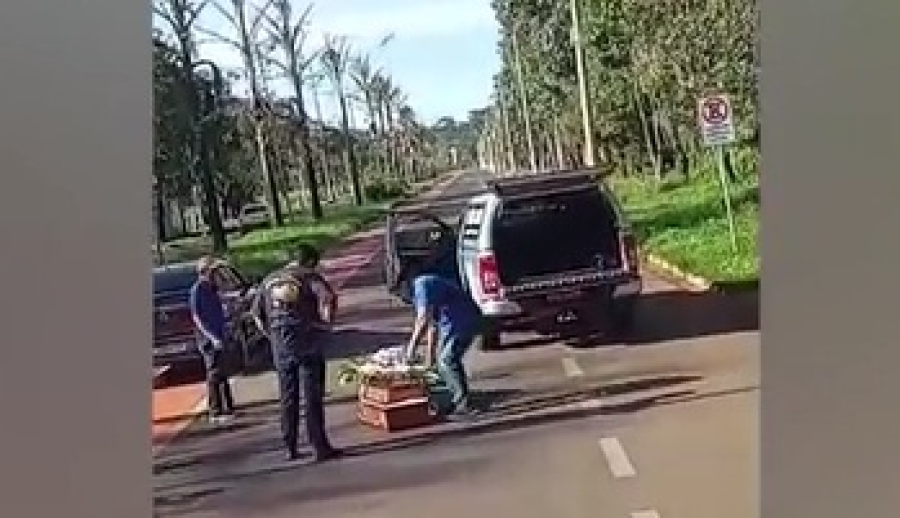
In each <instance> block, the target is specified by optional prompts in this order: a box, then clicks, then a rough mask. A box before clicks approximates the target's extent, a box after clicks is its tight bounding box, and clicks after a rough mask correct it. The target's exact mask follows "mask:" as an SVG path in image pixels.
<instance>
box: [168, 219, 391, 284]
mask: <svg viewBox="0 0 900 518" xmlns="http://www.w3.org/2000/svg"><path fill="white" fill-rule="evenodd" d="M386 206H387V204H386V203H374V204H367V205H364V206H362V207H355V206H346V205H345V206H332V207H329V209H328V211H327V212H326V214H325V217H324V218H322V219H321V220H320V221H312V220H311V219H310V218H308V217H305V218H302V219H300V220H298V221H295V222H291V223H289V224H287V225H285V226H283V227H281V228H263V229H258V230H253V231H251V232H248V233H247V234H244V235H242V236H235V235H233V234H232V235H230V236H229V239H228V254H227V258H228V259H229V260H230V261H231V262H233V263H234V264H235V266H237V267H238V268H239V269H241V271H242V272H244V273H247V274H250V275H265V274H266V273H268V272H270V271H272V270H273V269H275V268H277V267H279V266H281V265H283V264H284V263H285V262H287V261H288V260H289V253H290V251H291V249H292V248H293V247H295V246H296V245H297V244H299V243H300V242H306V243H309V244H312V245H314V246H316V247H317V248H319V249H320V250H324V249H327V248H328V247H330V246H333V245H334V244H336V243H337V242H339V241H340V240H341V239H343V238H345V237H347V236H348V235H350V234H352V233H353V232H355V231H357V230H360V229H361V228H364V227H365V226H366V225H368V224H370V223H373V222H375V221H378V220H379V219H380V217H381V215H382V214H383V213H384V210H385V208H386ZM209 252H210V243H209V238H208V237H206V238H183V239H179V240H176V241H171V242H169V243H167V244H166V252H165V258H166V261H167V262H179V261H189V260H193V259H196V258H198V257H200V256H201V255H203V254H207V253H209Z"/></svg>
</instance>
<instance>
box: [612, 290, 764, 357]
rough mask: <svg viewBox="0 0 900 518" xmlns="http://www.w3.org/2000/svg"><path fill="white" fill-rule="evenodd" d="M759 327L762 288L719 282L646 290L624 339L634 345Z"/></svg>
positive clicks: (753, 329) (751, 329)
mask: <svg viewBox="0 0 900 518" xmlns="http://www.w3.org/2000/svg"><path fill="white" fill-rule="evenodd" d="M758 330H759V289H758V283H757V287H756V288H753V287H752V286H747V285H728V286H720V287H718V288H716V289H712V290H707V291H703V292H690V291H665V292H654V293H646V294H643V295H642V296H641V297H640V299H639V302H638V308H637V314H636V320H635V323H634V327H633V329H632V330H631V332H630V333H629V334H628V335H627V336H626V337H624V341H625V342H626V343H628V344H631V345H640V344H653V343H657V342H665V341H668V340H678V339H687V338H696V337H703V336H712V335H722V334H730V333H739V332H746V331H758Z"/></svg>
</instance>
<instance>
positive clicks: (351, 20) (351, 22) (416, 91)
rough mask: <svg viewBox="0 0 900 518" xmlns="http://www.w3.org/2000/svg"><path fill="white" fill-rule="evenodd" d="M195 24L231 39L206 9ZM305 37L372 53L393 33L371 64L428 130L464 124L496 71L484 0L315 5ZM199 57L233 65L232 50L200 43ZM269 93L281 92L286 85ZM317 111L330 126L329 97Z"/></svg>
mask: <svg viewBox="0 0 900 518" xmlns="http://www.w3.org/2000/svg"><path fill="white" fill-rule="evenodd" d="M295 5H296V9H297V11H298V12H299V11H301V10H303V9H305V8H306V6H307V5H309V2H308V1H303V0H295ZM200 25H201V26H202V27H207V28H210V29H213V30H216V31H218V32H221V33H225V34H229V35H231V34H233V33H232V32H231V31H230V29H229V27H228V24H227V22H224V21H223V20H222V19H221V17H220V16H219V15H218V13H216V11H215V9H212V8H208V9H207V11H206V12H205V13H204V14H203V15H202V16H201V18H200ZM310 31H311V32H310V36H309V43H310V47H311V48H314V47H316V46H319V45H320V44H321V41H322V39H323V36H324V35H325V34H326V33H328V34H335V35H344V36H347V37H348V38H349V40H350V41H351V43H352V44H353V45H354V46H355V47H356V48H360V49H371V48H375V47H376V45H377V43H378V41H380V40H381V39H382V38H383V37H384V36H385V35H387V34H390V33H393V34H394V38H393V40H392V41H391V42H390V43H389V44H388V45H387V46H386V47H384V48H383V49H381V50H377V51H373V56H372V57H373V60H374V61H375V62H376V63H377V64H378V65H379V66H381V67H382V68H384V69H385V70H387V71H388V72H389V73H390V74H391V75H392V76H393V78H394V79H395V81H396V83H397V84H398V85H400V86H401V87H402V88H403V89H404V90H405V91H406V92H407V94H408V96H409V104H410V106H412V107H413V108H414V109H415V110H416V112H417V113H418V114H419V116H420V118H421V119H422V120H423V121H426V122H429V123H431V122H434V121H435V120H437V119H438V118H439V117H441V116H444V115H449V116H452V117H455V118H458V119H464V118H465V117H466V116H467V114H468V111H469V110H471V109H475V108H480V107H483V106H484V105H486V104H487V103H488V100H489V99H488V97H489V95H490V92H491V77H492V75H493V74H494V73H495V72H496V71H497V69H498V68H499V66H500V61H499V57H498V55H497V52H496V41H497V37H498V36H497V24H496V21H495V19H494V14H493V11H492V10H491V7H490V4H489V0H322V1H320V2H317V3H314V6H313V13H312V23H311V27H310ZM201 53H202V54H203V56H204V57H207V58H210V59H213V60H214V61H216V62H217V63H220V64H221V65H222V66H225V67H236V66H238V65H239V63H240V60H239V57H238V56H237V54H236V53H235V51H233V50H232V49H231V48H230V47H228V46H225V45H222V44H218V43H204V44H203V45H202V46H201ZM274 86H275V87H276V89H279V90H281V89H284V91H285V92H287V91H288V90H287V88H286V87H287V85H277V84H276V85H274ZM237 87H238V88H239V89H241V90H245V89H246V85H241V84H239V85H237ZM322 108H323V112H325V114H324V115H325V118H326V119H331V120H334V117H335V111H336V108H335V101H334V98H333V96H330V95H323V96H322ZM357 118H358V119H359V120H360V122H362V118H361V116H360V117H357Z"/></svg>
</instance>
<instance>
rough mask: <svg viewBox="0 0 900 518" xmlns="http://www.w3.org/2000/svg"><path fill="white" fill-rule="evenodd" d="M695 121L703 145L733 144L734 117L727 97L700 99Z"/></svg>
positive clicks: (714, 96)
mask: <svg viewBox="0 0 900 518" xmlns="http://www.w3.org/2000/svg"><path fill="white" fill-rule="evenodd" d="M697 120H698V121H699V123H700V134H701V135H702V137H703V144H704V145H706V146H710V147H716V146H726V145H729V144H734V141H735V140H736V137H735V131H734V116H733V114H732V110H731V99H729V98H728V96H727V95H709V96H706V97H702V98H701V99H700V102H699V103H698V104H697Z"/></svg>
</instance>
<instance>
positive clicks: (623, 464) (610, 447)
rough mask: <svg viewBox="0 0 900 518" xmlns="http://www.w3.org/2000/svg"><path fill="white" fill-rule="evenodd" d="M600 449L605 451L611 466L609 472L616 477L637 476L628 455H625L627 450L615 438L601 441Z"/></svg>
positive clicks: (605, 438)
mask: <svg viewBox="0 0 900 518" xmlns="http://www.w3.org/2000/svg"><path fill="white" fill-rule="evenodd" d="M600 449H601V450H603V455H605V456H606V462H607V464H609V471H611V472H612V474H613V476H614V477H616V478H627V477H633V476H635V475H637V471H635V469H634V466H633V465H632V464H631V460H629V459H628V454H627V453H625V448H623V447H622V443H620V442H619V440H618V439H616V438H615V437H604V438H602V439H600Z"/></svg>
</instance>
